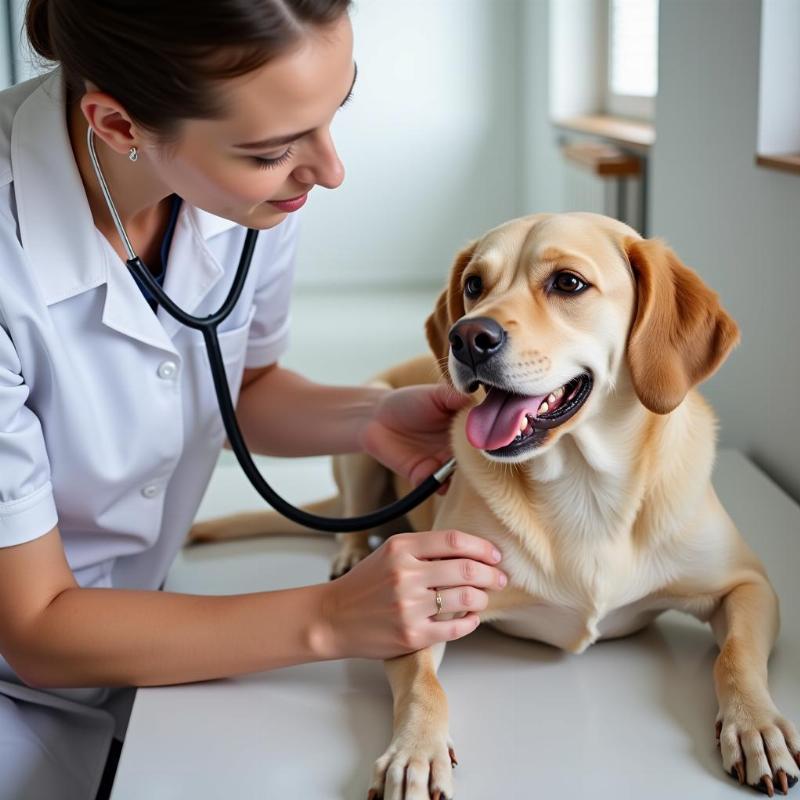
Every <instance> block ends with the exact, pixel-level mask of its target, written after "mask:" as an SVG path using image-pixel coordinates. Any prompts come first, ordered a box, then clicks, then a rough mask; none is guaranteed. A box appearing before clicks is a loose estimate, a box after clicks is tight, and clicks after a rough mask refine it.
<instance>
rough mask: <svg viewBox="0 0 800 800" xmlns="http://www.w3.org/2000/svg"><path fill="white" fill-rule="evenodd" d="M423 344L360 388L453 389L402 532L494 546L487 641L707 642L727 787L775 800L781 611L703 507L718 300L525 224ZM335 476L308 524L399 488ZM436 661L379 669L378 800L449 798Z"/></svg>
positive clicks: (462, 271)
mask: <svg viewBox="0 0 800 800" xmlns="http://www.w3.org/2000/svg"><path fill="white" fill-rule="evenodd" d="M426 333H427V337H428V342H429V344H430V346H431V350H432V355H430V356H426V357H423V358H418V359H415V360H413V361H411V362H407V363H405V364H402V365H399V366H397V367H394V368H392V369H389V370H388V371H386V372H385V373H383V374H382V375H381V376H379V377H378V379H376V381H375V383H376V385H382V386H387V387H400V386H406V385H410V384H416V383H426V382H435V381H437V380H447V381H449V382H450V383H452V385H453V386H454V387H455V389H456V390H458V391H459V392H462V393H469V394H472V395H473V396H474V399H475V403H474V405H473V406H472V407H471V408H468V409H465V410H464V411H463V412H461V413H460V414H458V415H457V417H456V418H455V420H454V423H453V426H452V447H453V452H454V454H455V456H456V459H457V463H458V469H457V470H456V472H455V474H454V476H453V478H452V479H451V485H450V487H449V490H448V492H447V493H446V494H444V495H435V496H433V497H432V498H431V499H430V500H428V501H426V503H425V504H424V505H422V506H420V507H418V508H417V509H415V510H414V511H413V512H410V514H409V515H408V520H407V522H408V523H409V524H410V526H411V527H412V528H414V529H416V530H430V529H454V530H464V531H469V532H473V533H476V534H478V535H481V536H484V537H485V538H488V539H490V540H491V541H493V542H494V543H495V544H496V545H497V546H498V548H499V549H500V550H501V552H502V553H503V562H502V566H503V570H504V571H505V572H506V573H507V574H508V576H509V583H508V586H507V587H506V588H505V589H504V590H502V591H500V592H493V593H491V594H490V599H489V605H488V607H487V608H485V609H483V610H482V611H481V612H480V617H481V620H482V621H485V622H490V623H491V624H492V625H493V626H495V627H496V628H498V629H500V630H501V631H504V632H507V633H509V634H512V635H514V636H518V637H526V638H531V639H536V640H539V641H542V642H547V643H549V644H551V645H555V646H556V647H559V648H562V649H564V650H567V651H569V652H572V653H581V652H583V651H584V650H585V649H586V648H587V647H589V645H591V644H592V643H594V642H595V641H597V640H599V639H605V638H614V637H619V636H624V635H627V634H630V633H633V632H634V631H637V630H639V629H641V628H643V627H644V626H646V625H647V624H648V623H650V622H651V621H652V620H653V619H655V618H656V617H657V616H658V615H659V614H660V613H662V612H663V611H665V610H667V609H678V610H681V611H684V612H686V613H688V614H691V615H693V616H695V617H696V618H698V619H700V620H702V621H704V622H708V623H710V626H711V628H712V630H713V633H714V636H715V638H716V640H717V642H718V644H719V647H720V653H719V656H718V658H717V659H716V662H715V665H714V683H715V688H716V694H717V699H718V702H719V713H718V715H717V719H716V734H717V740H718V745H719V748H720V751H721V757H722V765H723V768H724V769H725V770H726V771H727V772H728V773H730V774H731V775H733V776H734V777H735V778H737V779H738V780H739V782H740V783H742V784H744V783H747V784H749V785H750V786H753V787H756V788H758V789H760V790H761V791H763V792H766V793H767V794H769V795H770V796H771V795H772V794H773V792H774V790H775V787H777V788H778V789H779V790H780V791H782V792H783V793H786V792H787V791H788V789H789V787H790V786H792V785H794V784H795V783H796V782H797V780H798V776H800V770H799V769H798V766H799V765H800V736H798V733H797V730H796V728H795V727H794V726H793V724H792V723H791V722H789V721H788V720H786V719H784V717H783V716H781V714H780V712H779V711H778V709H777V707H776V706H775V704H774V702H773V701H772V698H771V696H770V693H769V689H768V686H767V659H768V656H769V653H770V650H771V648H772V645H773V643H774V641H775V638H776V636H777V631H778V624H779V623H778V601H777V597H776V595H775V592H774V591H773V589H772V587H771V586H770V583H769V581H768V578H767V575H766V572H765V570H764V567H763V566H762V564H761V563H760V562H759V560H758V558H757V557H756V556H755V555H754V553H753V552H752V551H751V550H750V548H749V547H748V546H747V544H746V543H745V542H744V540H743V539H742V537H741V535H740V534H739V533H738V531H737V530H736V528H735V526H734V524H733V522H732V521H731V520H730V518H729V517H728V515H727V514H726V512H725V510H724V508H723V507H722V505H721V504H720V501H719V500H718V498H717V496H716V494H715V492H714V489H713V487H712V484H711V471H712V466H713V461H714V454H715V439H716V420H715V417H714V414H713V412H712V410H711V408H710V407H709V405H708V404H707V403H706V402H705V401H704V400H703V398H702V397H701V396H700V395H699V394H698V392H697V391H696V390H695V388H694V387H695V386H696V385H697V384H698V383H700V382H701V381H703V380H705V379H706V378H707V377H709V376H710V375H711V374H713V373H714V372H715V371H716V370H717V368H718V367H719V366H720V365H721V363H722V362H723V361H724V359H725V358H726V357H727V355H728V353H729V352H730V350H731V349H732V348H733V347H734V346H735V344H736V343H737V342H738V338H739V332H738V328H737V326H736V323H735V322H734V321H733V320H732V319H731V318H730V316H729V315H728V314H727V313H726V312H725V311H724V310H723V308H722V307H721V305H720V302H719V299H718V297H717V295H716V294H715V293H714V292H713V291H712V290H711V289H710V288H709V287H708V286H706V284H705V283H704V282H703V281H702V280H701V279H700V277H699V276H698V275H697V274H696V273H695V272H694V271H692V270H691V269H690V268H689V267H687V266H686V265H684V264H683V263H682V262H681V260H680V259H679V258H678V257H677V255H676V254H675V253H674V252H673V251H672V250H670V249H669V248H668V247H667V246H666V245H665V244H664V243H663V242H662V241H660V240H649V239H643V238H642V237H641V236H639V234H638V233H636V232H635V231H634V230H633V229H631V228H629V227H628V226H627V225H624V224H623V223H621V222H618V221H616V220H613V219H610V218H607V217H603V216H600V215H595V214H587V213H570V214H538V215H533V216H527V217H523V218H520V219H516V220H512V221H510V222H507V223H505V224H503V225H500V226H499V227H496V228H494V229H492V230H490V231H489V232H488V233H486V234H485V235H484V236H482V237H481V238H480V239H478V240H476V241H474V242H472V243H470V244H469V245H468V246H467V247H465V248H464V249H463V250H462V251H461V252H460V253H459V254H458V255H457V257H456V259H455V263H454V264H453V267H452V269H451V273H450V278H449V283H448V286H447V288H446V289H445V290H444V291H443V292H442V293H441V295H440V296H439V298H438V301H437V303H436V307H435V310H434V311H433V313H432V314H431V316H430V317H429V318H428V320H427V322H426ZM334 472H335V477H336V480H337V484H338V486H339V488H340V494H339V496H338V497H337V498H334V499H332V500H330V501H325V502H323V503H320V504H316V505H315V506H314V507H312V510H314V511H316V512H317V513H333V514H339V515H347V516H351V515H357V514H363V513H366V512H369V511H371V510H373V509H374V508H376V507H378V506H380V505H382V504H383V503H385V502H386V501H387V500H389V499H392V498H393V497H396V496H399V495H401V494H404V493H405V492H406V491H407V490H408V489H409V488H410V487H408V486H407V485H405V483H404V481H403V480H400V479H399V478H397V477H396V476H392V475H390V474H389V473H388V471H387V470H386V469H385V468H383V467H382V466H381V465H379V464H378V463H377V462H375V461H374V460H372V459H371V458H369V457H368V456H366V455H363V454H358V455H348V456H339V457H337V458H336V459H334ZM293 527H294V526H292V525H291V524H290V523H288V522H286V521H278V520H276V515H269V514H268V513H258V514H245V515H239V516H238V517H233V518H229V519H226V520H214V521H211V522H207V523H203V524H201V525H198V526H196V527H195V528H194V529H193V531H192V534H191V539H192V540H194V541H208V540H218V539H222V538H232V537H237V536H244V535H254V534H260V533H266V532H269V531H270V530H272V531H273V532H284V533H285V532H290V531H291V530H292V529H293ZM407 529H408V528H405V530H407ZM392 532H393V531H392V530H388V531H383V532H382V533H383V534H388V533H392ZM369 536H370V532H365V533H355V534H345V535H340V541H341V544H342V546H341V551H340V552H339V554H338V555H337V557H336V560H335V562H334V565H333V573H334V576H335V575H339V574H342V573H343V572H345V571H347V570H348V569H350V568H351V567H352V566H353V565H354V564H356V563H357V562H358V561H359V560H360V559H362V558H364V557H365V556H366V555H367V554H368V553H369V552H370V547H369V541H368V539H369ZM443 650H444V646H443V645H442V646H439V647H435V648H429V649H426V650H421V651H419V652H415V653H412V654H410V655H406V656H402V657H399V658H395V659H392V660H390V661H387V662H386V670H387V675H388V678H389V681H390V683H391V687H392V692H393V695H394V697H395V719H394V732H393V737H392V740H391V743H390V744H389V747H388V749H387V750H386V752H385V753H384V755H382V756H381V757H380V758H379V759H378V761H377V762H376V765H375V775H374V780H373V783H372V786H371V788H370V791H369V797H370V799H371V800H372V799H373V798H377V797H385V798H393V799H394V798H403V800H418V799H419V798H425V800H431V799H432V800H441V798H451V797H452V796H453V782H452V766H451V759H452V760H454V755H453V750H452V743H451V741H450V737H449V731H448V713H447V703H446V699H445V694H444V690H443V689H442V687H441V685H440V683H439V681H438V679H437V677H436V671H437V668H438V664H439V661H440V659H441V656H442V653H443Z"/></svg>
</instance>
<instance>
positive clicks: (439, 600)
mask: <svg viewBox="0 0 800 800" xmlns="http://www.w3.org/2000/svg"><path fill="white" fill-rule="evenodd" d="M443 605H444V603H443V602H442V595H441V594H440V593H439V590H438V589H437V590H436V614H441V613H442V606H443ZM434 616H436V615H434Z"/></svg>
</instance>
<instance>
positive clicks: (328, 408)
mask: <svg viewBox="0 0 800 800" xmlns="http://www.w3.org/2000/svg"><path fill="white" fill-rule="evenodd" d="M386 391H387V390H386V389H380V388H377V387H370V386H354V387H350V386H324V385H322V384H319V383H314V382H313V381H309V380H307V379H306V378H304V377H303V376H302V375H298V374H297V373H296V372H292V371H291V370H287V369H284V368H283V367H280V366H277V365H276V366H275V367H272V368H270V369H268V370H265V371H264V372H263V374H261V375H260V376H259V377H257V378H256V379H255V380H253V381H251V382H250V383H248V384H247V385H246V386H245V387H244V388H243V389H242V391H241V394H240V396H239V402H238V404H237V407H236V416H237V419H238V420H239V425H240V426H241V429H242V433H243V435H244V438H245V441H246V442H247V446H248V448H249V449H250V450H252V451H253V452H256V453H262V454H264V455H273V456H313V455H333V454H336V453H354V452H359V451H360V450H361V449H362V446H361V442H360V434H361V431H362V430H363V428H364V425H365V424H366V423H367V422H368V421H369V419H371V417H372V414H373V411H374V408H375V404H376V403H377V401H378V400H379V399H380V398H381V397H383V395H384V394H386Z"/></svg>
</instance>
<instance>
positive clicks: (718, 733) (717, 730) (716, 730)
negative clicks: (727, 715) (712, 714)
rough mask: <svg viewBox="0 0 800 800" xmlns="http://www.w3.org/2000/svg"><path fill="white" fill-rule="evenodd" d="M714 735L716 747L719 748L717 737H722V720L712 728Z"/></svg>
mask: <svg viewBox="0 0 800 800" xmlns="http://www.w3.org/2000/svg"><path fill="white" fill-rule="evenodd" d="M714 733H715V734H716V739H717V747H719V737H720V736H721V735H722V720H719V721H718V722H717V724H716V725H715V726H714Z"/></svg>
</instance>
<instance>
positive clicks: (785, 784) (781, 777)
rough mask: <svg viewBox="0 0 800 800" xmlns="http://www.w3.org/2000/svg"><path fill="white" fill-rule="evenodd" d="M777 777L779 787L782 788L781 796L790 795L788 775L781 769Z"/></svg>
mask: <svg viewBox="0 0 800 800" xmlns="http://www.w3.org/2000/svg"><path fill="white" fill-rule="evenodd" d="M775 777H776V778H777V779H778V786H780V787H781V794H789V779H788V776H787V775H786V773H785V772H784V771H783V770H782V769H779V770H778V774H777V775H776V776H775Z"/></svg>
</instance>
